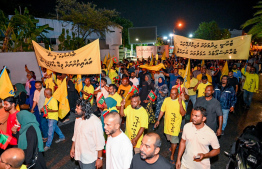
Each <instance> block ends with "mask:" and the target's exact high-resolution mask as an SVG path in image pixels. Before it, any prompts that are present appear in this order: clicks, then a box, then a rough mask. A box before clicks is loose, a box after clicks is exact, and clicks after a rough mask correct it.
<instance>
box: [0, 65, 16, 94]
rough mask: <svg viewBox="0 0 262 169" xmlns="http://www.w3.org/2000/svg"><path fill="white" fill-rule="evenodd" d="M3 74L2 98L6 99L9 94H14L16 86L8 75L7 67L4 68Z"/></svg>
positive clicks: (0, 83) (0, 78)
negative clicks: (14, 86)
mask: <svg viewBox="0 0 262 169" xmlns="http://www.w3.org/2000/svg"><path fill="white" fill-rule="evenodd" d="M3 71H4V72H3V73H2V72H0V73H2V76H1V77H0V98H1V99H5V98H7V97H9V96H14V95H15V93H14V88H13V85H12V83H11V80H10V78H9V76H8V73H7V71H6V69H4V70H3Z"/></svg>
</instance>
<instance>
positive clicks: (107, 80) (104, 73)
mask: <svg viewBox="0 0 262 169" xmlns="http://www.w3.org/2000/svg"><path fill="white" fill-rule="evenodd" d="M101 76H102V78H105V79H106V82H107V84H111V83H112V81H111V79H110V78H109V77H108V76H107V75H106V71H104V70H102V74H101ZM100 80H101V79H100Z"/></svg>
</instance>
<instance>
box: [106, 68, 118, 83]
mask: <svg viewBox="0 0 262 169" xmlns="http://www.w3.org/2000/svg"><path fill="white" fill-rule="evenodd" d="M108 76H109V78H110V80H111V82H112V84H115V80H114V78H115V77H117V76H118V74H117V73H116V71H115V70H113V69H110V70H109V75H108Z"/></svg>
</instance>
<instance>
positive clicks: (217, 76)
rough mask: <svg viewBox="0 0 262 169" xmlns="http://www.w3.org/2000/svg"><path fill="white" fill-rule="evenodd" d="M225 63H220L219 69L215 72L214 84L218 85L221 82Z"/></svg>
mask: <svg viewBox="0 0 262 169" xmlns="http://www.w3.org/2000/svg"><path fill="white" fill-rule="evenodd" d="M222 70H223V65H219V68H218V70H217V71H216V72H215V73H214V75H213V77H214V84H215V85H217V84H219V83H220V79H221V75H222Z"/></svg>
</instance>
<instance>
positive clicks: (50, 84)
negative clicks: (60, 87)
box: [45, 77, 55, 93]
mask: <svg viewBox="0 0 262 169" xmlns="http://www.w3.org/2000/svg"><path fill="white" fill-rule="evenodd" d="M45 87H46V88H50V89H51V90H52V93H53V92H54V88H55V84H54V82H53V78H52V77H50V78H47V79H46V81H45Z"/></svg>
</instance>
